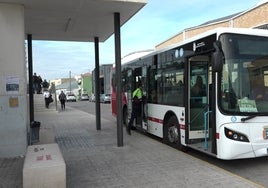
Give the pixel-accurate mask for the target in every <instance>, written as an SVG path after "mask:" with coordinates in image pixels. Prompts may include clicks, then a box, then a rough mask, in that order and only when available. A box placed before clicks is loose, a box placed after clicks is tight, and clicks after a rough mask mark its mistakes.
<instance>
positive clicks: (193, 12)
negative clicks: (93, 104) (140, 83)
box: [32, 0, 262, 80]
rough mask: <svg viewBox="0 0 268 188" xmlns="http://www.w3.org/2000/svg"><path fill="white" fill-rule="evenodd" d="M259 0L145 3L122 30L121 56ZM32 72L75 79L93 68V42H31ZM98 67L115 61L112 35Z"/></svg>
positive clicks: (158, 0)
mask: <svg viewBox="0 0 268 188" xmlns="http://www.w3.org/2000/svg"><path fill="white" fill-rule="evenodd" d="M261 1H262V0H225V1H222V0H188V1H182V0H165V1H163V0H147V5H145V6H144V7H143V8H142V9H141V10H140V11H139V12H138V13H137V14H136V15H135V16H133V17H132V18H131V19H130V20H129V21H128V22H127V23H125V24H124V25H123V26H122V27H121V56H122V57H124V56H125V55H127V54H129V53H132V52H135V51H142V50H148V49H154V48H155V46H156V45H158V44H160V43H161V42H163V41H165V40H167V39H169V38H170V37H172V36H174V35H176V34H178V33H179V32H181V31H183V30H184V29H186V28H189V27H194V26H197V25H200V24H202V23H204V22H207V21H210V20H214V19H217V18H221V17H225V16H228V15H231V14H235V13H238V12H241V11H245V10H248V9H250V8H252V7H254V6H255V5H257V4H258V3H259V2H261ZM32 45H33V47H32V48H33V49H32V50H33V72H35V73H36V74H37V75H40V76H41V77H42V78H43V79H46V80H53V79H58V78H68V77H69V76H70V73H71V76H72V77H74V76H77V75H80V74H83V73H86V72H92V70H94V68H95V55H94V43H93V42H91V43H89V42H55V41H33V42H32ZM99 55H100V65H102V64H113V63H114V62H115V51H114V36H113V35H112V36H111V37H110V38H109V39H107V40H106V41H105V42H103V43H100V44H99Z"/></svg>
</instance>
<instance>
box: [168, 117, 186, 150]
mask: <svg viewBox="0 0 268 188" xmlns="http://www.w3.org/2000/svg"><path fill="white" fill-rule="evenodd" d="M163 142H164V143H165V144H167V145H169V146H172V147H174V148H177V149H179V150H184V149H183V148H184V147H183V146H182V144H181V141H180V130H179V122H178V119H177V117H176V116H171V117H170V118H169V119H168V120H167V123H166V124H165V125H164V138H163Z"/></svg>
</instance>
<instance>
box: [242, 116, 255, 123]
mask: <svg viewBox="0 0 268 188" xmlns="http://www.w3.org/2000/svg"><path fill="white" fill-rule="evenodd" d="M255 117H256V116H255V115H252V116H248V117H245V118H241V121H242V122H245V121H247V120H250V119H253V118H255Z"/></svg>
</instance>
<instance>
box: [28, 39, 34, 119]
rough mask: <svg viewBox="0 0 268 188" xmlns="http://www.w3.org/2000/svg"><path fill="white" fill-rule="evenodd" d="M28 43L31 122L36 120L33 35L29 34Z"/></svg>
mask: <svg viewBox="0 0 268 188" xmlns="http://www.w3.org/2000/svg"><path fill="white" fill-rule="evenodd" d="M27 44H28V69H29V70H28V74H29V75H28V77H29V108H30V109H29V110H30V122H32V121H34V99H33V58H32V57H33V56H32V55H33V54H32V35H30V34H28V35H27Z"/></svg>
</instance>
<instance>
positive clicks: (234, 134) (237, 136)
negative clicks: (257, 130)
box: [224, 127, 249, 142]
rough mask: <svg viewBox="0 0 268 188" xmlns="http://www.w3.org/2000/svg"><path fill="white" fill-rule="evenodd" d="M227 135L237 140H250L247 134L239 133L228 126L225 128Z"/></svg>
mask: <svg viewBox="0 0 268 188" xmlns="http://www.w3.org/2000/svg"><path fill="white" fill-rule="evenodd" d="M224 132H225V136H226V137H227V138H229V139H231V140H236V141H240V142H249V140H248V138H247V136H246V135H244V134H241V133H238V132H236V131H233V130H230V129H228V128H226V127H225V128H224Z"/></svg>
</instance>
